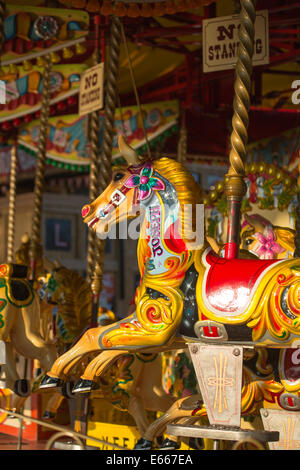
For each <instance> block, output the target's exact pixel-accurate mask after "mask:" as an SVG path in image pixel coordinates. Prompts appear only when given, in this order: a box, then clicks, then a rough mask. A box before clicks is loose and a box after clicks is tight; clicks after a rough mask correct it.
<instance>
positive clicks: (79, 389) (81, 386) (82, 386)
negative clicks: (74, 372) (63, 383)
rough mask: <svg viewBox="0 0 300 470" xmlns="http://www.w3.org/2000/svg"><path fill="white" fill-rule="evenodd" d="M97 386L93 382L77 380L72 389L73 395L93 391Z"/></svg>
mask: <svg viewBox="0 0 300 470" xmlns="http://www.w3.org/2000/svg"><path fill="white" fill-rule="evenodd" d="M95 388H97V385H96V383H95V382H93V380H85V379H79V380H78V382H77V384H76V385H75V387H74V388H73V390H72V392H73V393H84V392H85V393H86V392H91V391H92V390H95Z"/></svg>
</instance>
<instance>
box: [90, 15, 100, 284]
mask: <svg viewBox="0 0 300 470" xmlns="http://www.w3.org/2000/svg"><path fill="white" fill-rule="evenodd" d="M95 25H96V40H95V50H94V54H93V65H94V66H95V65H97V64H99V63H100V59H101V58H100V53H99V26H100V17H99V16H96V17H95ZM102 60H103V58H102ZM87 119H88V131H87V135H88V137H89V142H90V155H89V159H90V184H89V187H90V194H89V196H90V201H94V200H95V199H96V198H97V196H98V195H99V187H98V179H99V161H98V159H99V128H100V122H99V114H98V111H94V112H92V113H91V114H90V115H88V117H87ZM95 250H96V233H95V232H93V231H92V230H89V231H88V248H87V276H86V277H87V282H88V283H91V281H92V275H93V269H94V258H95Z"/></svg>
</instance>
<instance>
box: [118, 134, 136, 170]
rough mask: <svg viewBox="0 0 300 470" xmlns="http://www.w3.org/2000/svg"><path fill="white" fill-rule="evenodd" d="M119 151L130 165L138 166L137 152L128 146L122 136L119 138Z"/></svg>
mask: <svg viewBox="0 0 300 470" xmlns="http://www.w3.org/2000/svg"><path fill="white" fill-rule="evenodd" d="M118 145H119V150H120V152H121V154H122V155H123V157H124V158H125V159H126V161H127V163H128V165H136V164H137V163H138V162H139V160H138V154H137V152H136V151H135V150H134V149H133V148H131V147H130V145H128V144H127V142H126V140H125V138H124V136H123V135H122V134H121V135H119V138H118Z"/></svg>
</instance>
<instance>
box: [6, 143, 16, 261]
mask: <svg viewBox="0 0 300 470" xmlns="http://www.w3.org/2000/svg"><path fill="white" fill-rule="evenodd" d="M16 189H17V142H16V140H15V141H14V142H13V145H12V147H11V155H10V178H9V200H8V228H7V231H8V233H7V262H8V263H13V261H14V243H15V213H16Z"/></svg>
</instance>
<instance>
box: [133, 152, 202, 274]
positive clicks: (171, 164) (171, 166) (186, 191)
mask: <svg viewBox="0 0 300 470" xmlns="http://www.w3.org/2000/svg"><path fill="white" fill-rule="evenodd" d="M145 161H146V160H145ZM152 164H153V169H154V170H156V171H157V172H158V173H159V174H160V175H161V176H163V177H164V178H165V179H166V180H168V181H169V182H170V183H171V184H172V185H173V186H174V188H175V190H176V192H177V197H178V201H179V204H180V207H181V209H182V210H181V214H180V225H181V229H182V238H183V241H187V242H191V241H193V237H194V234H193V235H192V234H191V230H190V229H192V231H193V232H194V231H195V229H196V213H195V210H194V209H195V206H196V204H201V202H202V200H203V199H202V191H201V188H200V186H199V185H198V184H197V183H196V181H195V179H194V178H193V176H192V175H191V173H190V172H189V171H188V170H187V169H186V167H185V166H184V165H183V164H182V163H179V162H177V161H176V160H174V159H172V158H167V157H161V158H158V159H155V160H153V162H152ZM185 204H189V205H191V206H192V208H193V211H192V223H191V224H184V213H185V212H184V205H185ZM188 217H190V214H189V213H188ZM145 230H146V228H145V226H144V225H142V226H141V234H140V238H139V242H138V252H137V254H138V266H139V271H140V276H141V278H142V277H143V274H144V271H145V263H146V260H147V259H148V258H150V257H151V250H150V248H149V246H148V243H147V241H146V236H145V233H143V231H145Z"/></svg>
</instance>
